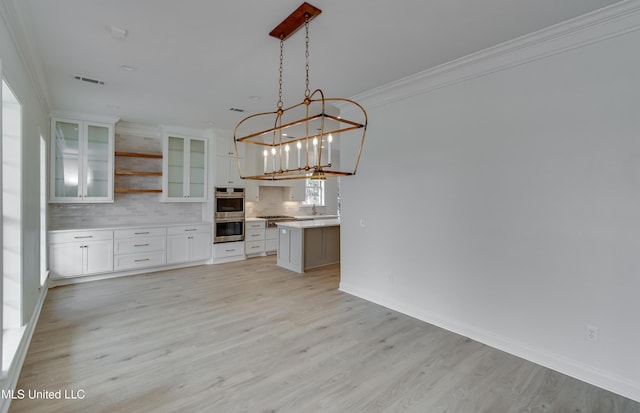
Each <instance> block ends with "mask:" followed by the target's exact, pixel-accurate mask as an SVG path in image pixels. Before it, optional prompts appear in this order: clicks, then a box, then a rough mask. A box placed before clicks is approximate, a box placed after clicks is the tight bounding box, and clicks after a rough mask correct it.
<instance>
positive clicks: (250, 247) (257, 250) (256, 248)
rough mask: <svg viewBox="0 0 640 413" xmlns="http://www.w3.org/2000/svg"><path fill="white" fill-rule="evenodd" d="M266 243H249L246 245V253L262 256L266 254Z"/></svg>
mask: <svg viewBox="0 0 640 413" xmlns="http://www.w3.org/2000/svg"><path fill="white" fill-rule="evenodd" d="M264 247H265V244H264V241H247V242H245V243H244V251H245V253H246V254H247V255H249V254H262V253H263V252H264Z"/></svg>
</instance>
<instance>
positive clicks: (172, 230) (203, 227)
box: [167, 224, 211, 235]
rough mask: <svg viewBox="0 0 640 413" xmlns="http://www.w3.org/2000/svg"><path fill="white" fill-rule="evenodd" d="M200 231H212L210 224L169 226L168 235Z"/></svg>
mask: <svg viewBox="0 0 640 413" xmlns="http://www.w3.org/2000/svg"><path fill="white" fill-rule="evenodd" d="M198 232H205V233H211V225H210V224H193V225H185V226H179V227H169V228H167V235H180V234H193V233H198Z"/></svg>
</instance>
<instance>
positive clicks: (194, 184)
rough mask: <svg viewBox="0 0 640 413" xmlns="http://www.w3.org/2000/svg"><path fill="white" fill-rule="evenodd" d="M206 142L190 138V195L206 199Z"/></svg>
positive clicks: (194, 197) (192, 197)
mask: <svg viewBox="0 0 640 413" xmlns="http://www.w3.org/2000/svg"><path fill="white" fill-rule="evenodd" d="M205 158H206V157H205V142H204V141H203V140H200V139H190V140H189V197H190V198H191V199H194V200H195V199H200V200H204V198H205V194H206V188H205V182H206V181H205V170H206V168H205V166H206V164H205Z"/></svg>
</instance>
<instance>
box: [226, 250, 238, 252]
mask: <svg viewBox="0 0 640 413" xmlns="http://www.w3.org/2000/svg"><path fill="white" fill-rule="evenodd" d="M234 251H235V250H224V252H234Z"/></svg>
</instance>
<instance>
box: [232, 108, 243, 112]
mask: <svg viewBox="0 0 640 413" xmlns="http://www.w3.org/2000/svg"><path fill="white" fill-rule="evenodd" d="M229 110H230V111H232V112H244V109H238V108H229Z"/></svg>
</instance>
